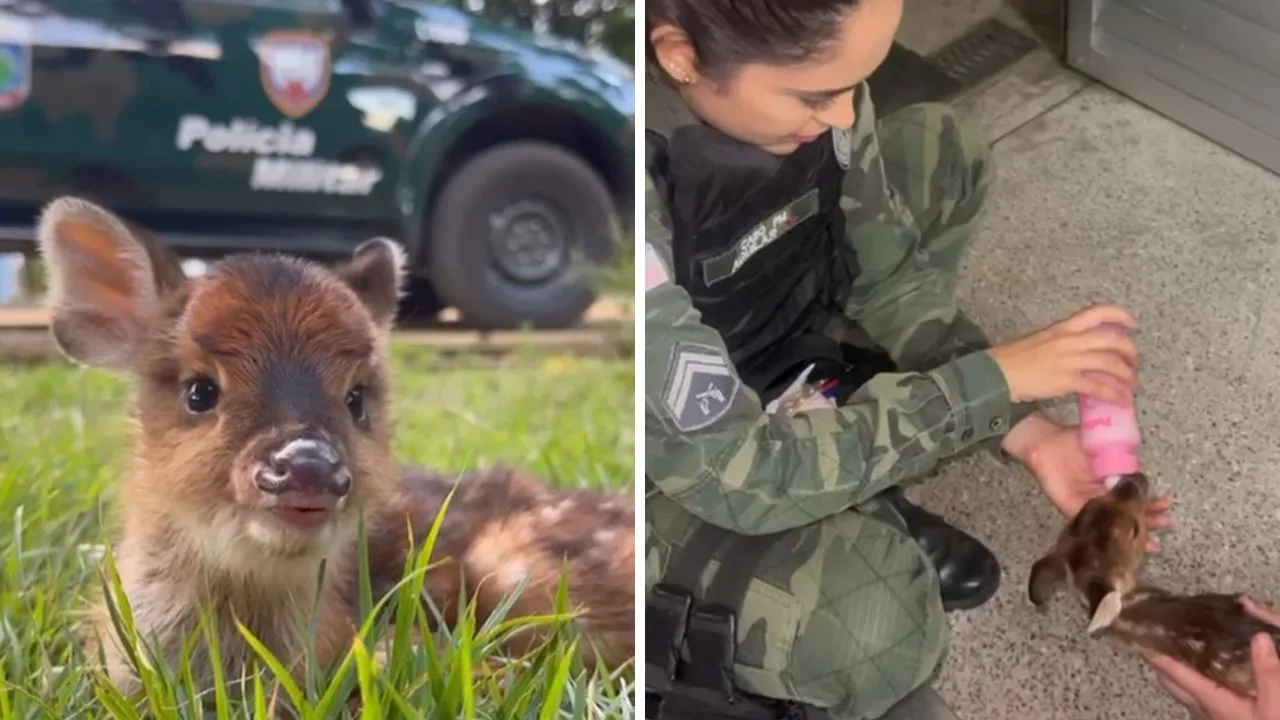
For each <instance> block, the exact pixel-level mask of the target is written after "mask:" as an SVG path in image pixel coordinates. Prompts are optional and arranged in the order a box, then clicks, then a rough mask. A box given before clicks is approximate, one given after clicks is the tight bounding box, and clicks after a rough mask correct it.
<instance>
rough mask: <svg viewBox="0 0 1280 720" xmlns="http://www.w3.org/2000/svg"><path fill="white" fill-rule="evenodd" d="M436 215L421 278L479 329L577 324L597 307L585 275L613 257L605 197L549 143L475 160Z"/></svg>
mask: <svg viewBox="0 0 1280 720" xmlns="http://www.w3.org/2000/svg"><path fill="white" fill-rule="evenodd" d="M434 207H435V210H434V213H433V217H432V220H431V226H430V227H431V230H430V232H429V233H428V234H427V238H426V240H427V248H426V259H427V272H428V273H430V276H431V280H432V284H433V285H434V286H435V289H436V291H437V292H438V293H439V294H440V297H441V298H442V299H443V301H444V302H445V303H447V304H449V305H452V306H453V307H455V308H457V310H458V312H459V314H460V315H461V316H462V319H463V321H464V322H465V323H466V324H468V325H472V326H476V327H480V328H485V329H504V328H515V327H520V326H521V325H526V324H527V325H531V326H533V327H535V328H564V327H569V326H572V325H574V324H576V323H577V322H578V321H579V320H580V319H581V317H582V315H583V313H585V312H586V310H587V309H588V308H589V307H591V305H592V303H594V302H595V299H596V293H595V290H594V288H593V286H594V282H593V280H594V278H593V277H591V274H592V273H591V268H593V267H594V266H599V265H600V264H603V263H606V262H608V261H609V260H611V259H612V258H613V255H614V253H615V250H616V248H615V244H616V242H617V241H616V236H615V230H614V215H615V211H614V206H613V200H612V198H611V196H610V194H609V188H608V187H607V186H606V185H605V183H604V181H603V180H602V179H601V178H600V176H599V175H598V174H597V173H596V172H595V170H593V169H592V168H591V166H589V165H587V164H586V163H585V162H583V161H582V160H581V159H579V158H578V157H577V156H576V155H574V154H573V153H571V152H569V151H567V150H564V149H562V148H560V147H557V146H555V145H552V144H549V143H543V142H532V141H519V142H512V143H504V144H502V145H498V146H496V147H494V148H492V149H489V150H485V151H483V152H481V153H479V154H477V155H476V156H475V157H474V158H472V159H471V160H469V161H468V162H467V163H466V164H465V165H463V166H462V167H461V168H460V169H459V170H458V171H457V172H456V173H454V175H453V176H452V177H451V178H449V180H448V182H447V184H446V185H445V187H444V189H443V191H442V192H441V193H440V196H439V199H438V200H437V201H436V202H435V203H434ZM571 259H572V260H573V262H574V264H573V266H572V268H571V267H570V265H569V262H570V260H571ZM583 260H585V261H586V263H585V264H583V263H582V261H583ZM583 270H586V271H585V272H584V271H583Z"/></svg>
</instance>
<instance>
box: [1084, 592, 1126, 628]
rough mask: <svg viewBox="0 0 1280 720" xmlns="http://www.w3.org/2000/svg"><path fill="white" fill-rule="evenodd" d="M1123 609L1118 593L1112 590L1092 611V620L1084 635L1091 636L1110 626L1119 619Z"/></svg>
mask: <svg viewBox="0 0 1280 720" xmlns="http://www.w3.org/2000/svg"><path fill="white" fill-rule="evenodd" d="M1123 609H1124V603H1122V602H1121V597H1120V591H1119V590H1112V591H1111V592H1109V593H1107V594H1106V595H1104V596H1103V597H1102V600H1100V601H1099V602H1098V606H1097V607H1096V608H1095V609H1094V611H1093V618H1092V619H1091V620H1089V628H1088V629H1087V630H1085V632H1086V633H1088V634H1090V635H1092V634H1094V633H1096V632H1098V631H1099V630H1102V629H1103V628H1107V627H1110V626H1111V623H1113V622H1115V621H1116V618H1118V617H1120V611H1121V610H1123Z"/></svg>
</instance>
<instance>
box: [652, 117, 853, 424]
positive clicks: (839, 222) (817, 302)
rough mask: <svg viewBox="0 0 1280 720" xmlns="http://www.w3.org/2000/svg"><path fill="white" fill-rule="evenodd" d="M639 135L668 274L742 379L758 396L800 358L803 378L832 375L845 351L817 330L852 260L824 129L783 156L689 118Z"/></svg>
mask: <svg viewBox="0 0 1280 720" xmlns="http://www.w3.org/2000/svg"><path fill="white" fill-rule="evenodd" d="M645 134H646V138H645V149H646V154H647V160H646V165H647V170H648V172H649V175H650V178H651V179H652V180H653V183H654V185H655V186H656V188H657V190H658V192H659V194H660V195H661V196H662V199H663V202H664V204H665V206H666V211H667V215H668V217H669V222H670V225H671V230H672V253H673V256H674V260H675V263H674V265H675V266H674V268H673V270H674V273H675V280H676V282H677V283H678V284H679V285H680V286H681V287H683V288H684V289H685V291H686V292H688V293H689V295H690V297H691V298H692V300H693V304H694V306H695V307H696V308H697V309H698V311H699V312H700V313H701V314H702V321H703V322H704V323H706V324H708V325H710V326H711V327H713V328H715V329H716V330H717V331H719V333H720V334H721V336H722V337H723V338H724V340H725V344H726V345H727V347H728V349H729V352H730V356H731V359H732V360H733V363H734V365H735V367H736V368H737V370H738V373H739V375H740V376H741V377H742V379H743V382H745V383H746V384H747V385H748V386H750V387H751V388H752V389H753V390H755V391H756V393H757V394H758V395H760V397H761V400H762V401H763V402H765V403H768V402H769V401H771V400H772V399H773V398H774V397H776V395H777V394H778V393H780V392H781V391H782V390H783V389H784V388H785V387H786V385H787V384H788V383H790V382H791V380H792V379H793V377H794V376H795V374H796V373H798V372H800V371H801V370H803V369H804V367H805V366H806V365H808V364H809V363H811V362H816V363H818V365H819V368H818V369H817V370H816V371H815V377H821V376H823V375H826V376H827V377H836V376H839V375H841V374H843V372H842V370H841V369H840V368H843V367H844V366H846V365H847V364H848V363H849V362H850V360H851V359H850V357H849V355H848V353H847V348H846V349H845V350H842V348H841V346H840V345H839V344H837V343H836V342H835V341H834V340H831V339H828V338H827V337H826V336H825V335H823V334H822V331H823V329H824V326H826V325H827V324H828V323H829V322H830V321H831V320H832V319H833V318H834V317H836V316H837V315H839V314H840V313H841V312H842V311H843V307H844V302H845V299H846V298H847V296H848V291H849V288H850V286H851V285H852V283H853V281H854V279H855V278H856V276H857V273H858V261H857V257H856V254H855V253H854V251H853V248H852V247H851V246H850V245H849V243H848V242H847V241H846V240H845V237H844V214H843V212H842V211H841V209H840V194H841V186H842V184H843V180H844V175H845V170H844V168H842V167H841V166H840V163H839V161H838V160H837V156H836V151H835V147H834V145H833V142H832V136H831V133H830V132H828V133H824V134H823V135H822V136H821V137H819V138H818V139H816V140H814V141H812V142H810V143H807V144H805V145H803V146H801V147H800V148H799V149H797V150H796V151H795V152H793V153H791V154H790V155H786V156H777V155H774V154H772V153H768V152H766V151H764V150H761V149H760V148H758V147H755V146H751V145H747V144H744V143H742V142H739V141H737V140H735V139H733V138H731V137H729V136H727V135H725V134H723V133H721V132H719V131H717V130H715V129H713V128H711V127H709V126H707V125H705V124H701V123H693V124H686V125H682V126H679V127H677V128H675V129H674V130H672V131H671V133H670V136H669V137H668V136H665V135H663V134H662V132H661V131H659V130H654V129H652V128H648V129H646V133H645ZM832 365H836V366H838V368H835V369H832V367H831V366H832ZM824 367H825V368H827V370H826V371H825V372H824V371H823V368H824Z"/></svg>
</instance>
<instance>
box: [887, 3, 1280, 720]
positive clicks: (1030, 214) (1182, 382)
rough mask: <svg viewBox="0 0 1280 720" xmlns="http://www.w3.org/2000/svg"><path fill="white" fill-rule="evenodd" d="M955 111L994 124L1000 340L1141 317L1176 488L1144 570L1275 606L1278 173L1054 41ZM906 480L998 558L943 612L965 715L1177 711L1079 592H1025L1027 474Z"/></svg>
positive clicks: (979, 12) (1146, 424) (925, 14)
mask: <svg viewBox="0 0 1280 720" xmlns="http://www.w3.org/2000/svg"><path fill="white" fill-rule="evenodd" d="M996 5H999V3H998V2H995V0H992V1H991V2H985V0H954V1H952V2H930V0H907V15H906V19H905V21H904V22H905V25H904V30H903V32H902V33H901V34H900V38H901V39H902V40H903V42H904V43H905V44H907V45H908V46H909V47H912V49H916V50H919V51H925V52H927V51H929V50H931V49H933V48H934V47H937V46H938V45H940V44H942V43H944V42H946V41H947V40H949V39H951V38H952V37H954V36H956V35H958V34H959V33H960V32H963V29H964V22H965V20H964V17H966V16H965V12H969V13H970V14H969V15H968V16H967V17H971V18H973V19H975V20H976V19H978V18H979V17H982V16H984V15H989V14H990V13H991V11H992V7H993V6H996ZM930 6H933V7H932V8H931V7H930ZM1002 12H1004V11H1002ZM931 17H934V18H938V19H939V20H938V21H937V22H935V23H934V24H933V26H932V30H930V29H929V28H927V27H923V25H927V24H928V23H929V22H930V18H931ZM959 106H960V108H961V109H962V111H963V112H965V113H966V114H968V115H969V116H970V117H972V118H973V119H974V120H975V121H976V122H978V123H979V124H980V125H981V126H982V127H983V128H984V129H986V130H987V132H988V133H989V134H990V135H991V136H992V137H995V138H998V140H997V142H996V143H995V149H994V153H995V160H996V162H997V165H998V171H999V178H998V180H997V183H996V186H995V188H994V191H993V193H992V196H991V199H990V204H989V213H988V216H987V219H986V222H985V225H984V227H983V228H982V229H981V230H980V231H979V233H978V235H977V236H976V237H975V245H974V248H973V252H972V254H971V256H970V258H969V260H968V263H967V266H966V270H965V273H964V277H963V280H962V283H961V296H962V302H963V304H964V306H965V307H966V308H967V309H968V310H969V312H970V313H971V314H973V315H974V316H975V317H976V318H977V319H978V321H979V322H981V323H982V324H983V325H984V326H985V327H987V328H988V329H989V331H990V332H991V333H992V334H993V335H994V336H995V337H996V338H997V339H1007V338H1010V337H1013V336H1016V335H1018V334H1020V333H1022V332H1026V331H1030V330H1034V329H1036V328H1038V327H1041V326H1043V325H1045V324H1047V323H1049V322H1051V321H1053V320H1056V319H1058V318H1060V317H1062V316H1064V315H1066V314H1067V313H1069V312H1071V311H1072V310H1074V309H1075V308H1077V307H1079V306H1081V305H1083V304H1086V303H1088V302H1091V301H1095V300H1108V301H1113V302H1118V303H1121V304H1123V305H1125V306H1126V307H1128V308H1129V309H1130V310H1131V311H1132V312H1134V313H1135V314H1136V315H1137V317H1138V320H1139V322H1140V323H1141V325H1142V330H1141V346H1142V349H1143V352H1144V366H1143V371H1142V372H1143V375H1142V378H1143V383H1144V385H1145V388H1144V390H1143V392H1142V394H1141V396H1140V399H1139V403H1140V413H1141V422H1142V424H1143V428H1144V433H1145V436H1146V445H1145V455H1146V458H1147V467H1148V470H1149V471H1150V472H1151V474H1152V476H1153V479H1154V481H1155V483H1156V484H1157V486H1158V487H1159V488H1160V489H1161V490H1162V491H1163V492H1166V493H1169V494H1171V495H1172V496H1173V497H1174V499H1175V502H1176V503H1177V506H1176V522H1177V524H1176V526H1175V527H1174V528H1173V529H1172V530H1171V531H1170V532H1167V533H1165V535H1164V536H1163V538H1162V551H1161V552H1160V554H1159V555H1157V556H1154V557H1153V558H1152V559H1151V560H1150V562H1149V572H1150V574H1151V576H1152V578H1153V579H1156V580H1159V581H1161V582H1163V583H1166V584H1168V585H1171V586H1173V587H1177V588H1185V589H1188V590H1221V591H1240V590H1248V591H1250V592H1254V593H1257V594H1259V595H1260V596H1261V597H1263V598H1267V599H1271V600H1274V601H1277V602H1280V576H1278V575H1277V574H1276V572H1275V568H1276V567H1277V561H1280V545H1277V543H1275V542H1274V541H1273V539H1272V538H1274V537H1275V529H1274V528H1275V527H1276V523H1277V522H1278V521H1280V483H1278V482H1276V479H1277V478H1280V447H1277V444H1276V443H1275V442H1274V441H1273V440H1272V438H1275V437H1280V363H1277V362H1276V360H1277V359H1280V295H1278V293H1277V291H1280V274H1278V273H1280V247H1278V246H1277V244H1278V241H1280V178H1277V177H1276V176H1275V175H1272V174H1270V173H1268V172H1266V171H1265V170H1262V169H1260V168H1258V167H1256V166H1254V165H1252V164H1250V163H1249V162H1247V161H1245V160H1243V159H1241V158H1239V157H1237V156H1235V155H1233V154H1232V153H1230V152H1228V151H1226V150H1223V149H1221V148H1219V147H1217V146H1216V145H1214V144H1213V143H1211V142H1209V141H1207V140H1205V139H1203V138H1201V137H1199V136H1197V135H1195V134H1194V133H1192V132H1190V131H1188V130H1185V129H1183V128H1181V127H1180V126H1178V125H1176V124H1174V123H1172V122H1170V121H1168V120H1165V119H1164V118H1162V117H1160V116H1159V115H1157V114H1155V113H1153V112H1151V111H1149V110H1147V109H1145V108H1143V107H1142V106H1139V105H1137V104H1135V103H1133V102H1131V101H1129V100H1127V99H1125V98H1123V97H1122V96H1119V95H1117V94H1115V93H1113V92H1112V91H1110V90H1108V89H1105V88H1102V87H1100V86H1097V85H1093V84H1091V83H1089V82H1087V81H1086V80H1084V79H1082V78H1080V77H1079V76H1076V75H1074V74H1072V73H1070V72H1069V71H1065V70H1062V69H1060V68H1058V67H1056V65H1055V63H1054V62H1053V61H1052V58H1051V56H1049V55H1048V54H1047V53H1044V54H1041V55H1039V56H1034V57H1030V58H1027V59H1026V60H1025V61H1023V62H1022V63H1020V65H1019V66H1018V67H1017V68H1015V69H1013V70H1012V71H1011V72H1009V73H1007V74H1006V75H1005V76H1004V77H1003V78H1001V79H1000V80H999V81H998V82H996V83H995V84H994V85H993V86H991V87H989V88H986V89H984V90H983V91H982V92H980V93H978V94H976V95H975V96H973V97H970V98H966V99H965V100H963V101H962V102H960V103H959ZM1065 410H1066V412H1067V416H1068V417H1070V416H1071V415H1072V414H1073V408H1071V407H1070V406H1067V407H1066V408H1065ZM912 495H913V496H914V497H916V498H917V499H921V500H923V501H925V503H926V504H927V505H928V506H929V507H931V508H933V509H935V510H938V511H940V512H943V513H945V514H946V515H947V516H948V517H950V518H952V519H953V520H955V521H956V522H957V523H959V524H961V525H962V526H964V527H965V528H968V529H970V530H973V531H975V532H976V533H977V534H979V535H981V536H982V537H984V538H986V539H987V540H988V541H989V542H990V543H991V545H992V546H993V547H994V548H995V549H996V551H997V553H998V554H999V556H1000V559H1001V562H1002V565H1003V568H1004V573H1005V575H1004V585H1003V587H1002V588H1001V590H1000V593H999V594H998V596H997V597H996V599H995V600H993V601H992V602H991V603H990V604H988V605H987V606H985V607H983V608H981V609H979V610H978V611H975V612H970V613H962V614H957V615H954V616H952V618H951V621H952V639H951V652H950V656H949V657H948V659H947V661H946V664H945V666H944V667H943V669H942V672H941V677H940V680H939V682H938V683H937V685H936V687H937V690H938V692H939V693H940V695H941V696H942V697H943V698H944V699H945V700H946V701H947V703H948V704H950V705H951V707H952V708H953V709H954V710H955V711H956V713H957V714H959V716H960V717H961V718H963V720H1122V719H1125V720H1129V719H1132V720H1164V719H1165V718H1182V717H1185V713H1183V711H1182V710H1181V708H1180V706H1178V705H1177V704H1175V703H1173V702H1172V701H1171V700H1170V699H1169V698H1168V696H1167V695H1166V694H1165V693H1164V691H1163V690H1162V689H1160V688H1159V686H1158V685H1156V683H1155V681H1154V679H1153V677H1152V675H1151V673H1150V671H1149V670H1147V669H1146V667H1145V665H1143V664H1142V663H1141V662H1139V661H1137V660H1135V659H1133V658H1132V657H1130V656H1128V655H1126V654H1122V653H1120V652H1117V651H1115V650H1113V649H1111V648H1110V647H1109V646H1107V645H1104V644H1103V643H1101V642H1099V641H1089V640H1086V639H1085V638H1084V637H1083V627H1084V619H1083V618H1082V617H1081V616H1080V614H1079V611H1078V610H1077V609H1076V608H1075V607H1074V606H1071V605H1069V604H1068V603H1067V602H1061V601H1060V602H1057V603H1055V604H1054V605H1053V606H1052V608H1051V609H1049V610H1048V612H1047V613H1045V614H1044V615H1041V614H1038V613H1037V612H1035V611H1034V610H1033V609H1032V608H1031V607H1030V605H1029V603H1028V602H1027V600H1026V594H1025V587H1026V581H1027V573H1028V570H1029V568H1030V565H1031V563H1032V562H1033V561H1034V560H1035V559H1036V558H1037V557H1038V556H1039V555H1040V554H1041V553H1042V552H1043V551H1044V550H1045V549H1046V548H1047V547H1048V545H1049V543H1051V542H1052V538H1053V534H1054V533H1055V532H1056V530H1057V527H1058V524H1059V517H1058V516H1057V515H1056V513H1055V511H1054V510H1053V509H1052V508H1051V506H1050V505H1049V504H1048V502H1047V501H1046V500H1045V499H1044V497H1043V495H1041V494H1040V492H1039V490H1038V489H1037V488H1036V487H1035V486H1034V481H1033V480H1032V479H1031V477H1030V476H1029V475H1027V474H1026V473H1025V472H1022V471H1017V470H1013V469H1008V468H1004V467H1002V466H999V465H997V464H996V463H994V462H993V461H990V460H986V459H975V460H972V461H969V462H966V463H964V464H961V465H958V466H956V467H955V468H953V469H951V470H949V471H948V472H947V473H945V474H944V475H943V476H942V477H941V478H938V479H936V480H934V481H932V482H931V484H930V485H928V486H926V487H923V488H919V489H918V490H913V492H912Z"/></svg>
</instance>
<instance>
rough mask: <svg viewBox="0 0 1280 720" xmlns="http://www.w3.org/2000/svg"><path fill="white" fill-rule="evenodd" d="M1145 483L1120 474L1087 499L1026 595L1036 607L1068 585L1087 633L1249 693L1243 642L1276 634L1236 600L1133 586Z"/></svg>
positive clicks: (1143, 529)
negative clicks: (1086, 615)
mask: <svg viewBox="0 0 1280 720" xmlns="http://www.w3.org/2000/svg"><path fill="white" fill-rule="evenodd" d="M1149 491H1150V486H1149V482H1148V480H1147V477H1146V476H1145V475H1143V474H1141V473H1134V474H1132V475H1126V476H1124V477H1122V478H1120V480H1119V481H1118V482H1117V483H1116V484H1115V486H1113V487H1112V488H1111V489H1110V490H1109V491H1108V492H1107V493H1106V494H1104V495H1102V496H1100V497H1097V498H1094V499H1093V500H1090V501H1089V502H1088V503H1087V504H1086V505H1085V506H1084V508H1083V509H1082V510H1081V511H1080V513H1079V514H1077V515H1076V516H1075V517H1074V518H1072V519H1071V521H1070V522H1068V523H1067V525H1066V527H1064V528H1063V529H1062V532H1061V533H1060V535H1059V536H1058V541H1057V544H1056V545H1055V547H1054V549H1053V551H1052V552H1050V553H1049V554H1047V555H1045V556H1044V557H1042V558H1040V559H1039V560H1037V561H1036V562H1035V564H1034V565H1032V567H1031V577H1030V580H1029V582H1028V595H1029V597H1030V599H1031V602H1032V603H1034V604H1035V605H1036V606H1037V607H1043V606H1044V605H1045V603H1047V602H1048V601H1049V600H1050V599H1051V598H1052V597H1053V596H1054V595H1055V594H1057V592H1058V591H1059V589H1060V588H1061V587H1062V586H1063V585H1064V584H1067V585H1070V586H1071V588H1072V589H1073V591H1074V594H1075V595H1077V597H1078V598H1079V599H1081V600H1082V601H1083V602H1084V605H1085V607H1086V609H1087V610H1088V612H1089V615H1090V618H1091V619H1090V621H1089V626H1088V630H1087V632H1088V633H1089V634H1090V635H1094V634H1096V633H1099V632H1103V631H1105V632H1106V633H1107V634H1108V635H1109V636H1110V637H1112V638H1114V639H1115V640H1117V641H1119V642H1120V643H1122V644H1124V645H1126V646H1128V647H1131V648H1138V649H1142V650H1147V651H1151V652H1155V653H1159V654H1162V655H1167V656H1169V657H1171V658H1173V659H1175V660H1178V661H1180V662H1182V663H1185V664H1186V665H1188V666H1190V667H1192V668H1194V669H1195V670H1197V671H1198V672H1200V673H1201V674H1202V675H1204V676H1205V677H1208V678H1210V679H1211V680H1214V681H1216V682H1218V683H1220V684H1222V685H1224V686H1226V687H1228V688H1231V689H1232V690H1235V691H1236V692H1238V693H1240V694H1242V695H1249V696H1252V695H1254V687H1253V684H1254V679H1253V670H1252V665H1251V660H1250V642H1251V641H1252V639H1253V636H1254V635H1256V634H1257V633H1260V632H1266V633H1270V634H1271V635H1272V637H1273V638H1275V640H1276V641H1277V643H1280V628H1277V627H1275V626H1273V625H1271V624H1269V623H1266V622H1264V621H1263V620H1261V619H1259V618H1258V617H1256V616H1255V615H1253V614H1252V613H1250V612H1249V611H1248V610H1246V609H1245V607H1244V606H1243V605H1241V604H1240V601H1239V596H1237V595H1225V594H1215V593H1208V594H1201V595H1175V594H1173V593H1170V592H1167V591H1165V590H1163V589H1160V588H1157V587H1153V586H1150V585H1144V584H1142V583H1140V582H1139V580H1138V572H1139V570H1140V569H1141V565H1142V560H1143V558H1144V557H1145V555H1146V547H1147V541H1148V540H1149V536H1150V526H1149V524H1148V518H1149V503H1150V498H1149Z"/></svg>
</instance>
